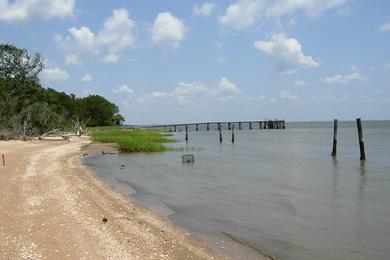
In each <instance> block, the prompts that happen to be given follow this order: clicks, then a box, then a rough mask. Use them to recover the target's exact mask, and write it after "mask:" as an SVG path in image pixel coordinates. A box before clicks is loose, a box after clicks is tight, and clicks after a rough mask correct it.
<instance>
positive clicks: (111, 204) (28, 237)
mask: <svg viewBox="0 0 390 260" xmlns="http://www.w3.org/2000/svg"><path fill="white" fill-rule="evenodd" d="M90 144H91V141H89V139H88V138H85V137H81V138H78V137H75V138H72V139H71V142H70V143H63V142H50V141H28V142H21V141H8V142H3V141H2V142H0V150H1V153H2V154H3V153H4V154H5V156H6V166H0V175H2V178H1V180H0V184H1V186H2V187H4V188H3V189H2V190H1V191H0V195H1V196H0V210H2V211H3V212H4V213H3V214H2V215H1V216H0V235H1V237H3V238H4V239H2V240H1V241H0V245H1V246H0V256H1V257H4V258H30V259H52V258H56V259H58V258H66V257H68V258H71V259H73V258H76V259H133V258H134V259H145V258H149V259H222V257H221V256H219V255H217V253H216V252H214V251H212V250H211V249H209V248H208V247H207V246H206V245H205V243H204V242H202V241H201V240H200V239H198V238H196V237H194V236H193V235H191V234H189V233H187V232H186V231H184V230H182V229H181V228H180V227H177V226H176V225H174V224H173V223H170V222H169V221H168V220H166V219H163V218H162V217H160V216H159V215H157V214H155V213H153V212H151V211H150V210H148V209H146V208H145V207H143V206H142V205H140V204H139V203H137V202H135V201H133V200H132V199H130V198H128V197H127V196H125V195H124V194H121V193H120V192H118V191H116V190H115V189H113V187H111V186H110V185H109V184H108V183H105V182H104V181H103V180H100V179H99V178H98V177H97V176H96V175H95V174H94V173H93V172H92V171H91V170H89V169H88V167H87V166H85V165H83V164H82V163H81V157H82V156H83V155H85V153H93V152H95V153H96V152H98V151H99V152H100V151H101V148H102V146H101V147H99V144H96V145H95V144H94V145H90ZM88 145H89V146H90V147H88ZM83 146H87V147H84V148H83ZM104 147H105V148H104V149H105V151H107V145H106V144H104ZM110 149H111V150H109V152H111V151H113V150H112V149H115V148H114V147H111V148H110Z"/></svg>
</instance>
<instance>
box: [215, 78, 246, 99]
mask: <svg viewBox="0 0 390 260" xmlns="http://www.w3.org/2000/svg"><path fill="white" fill-rule="evenodd" d="M218 92H219V93H221V94H232V95H239V94H241V91H240V89H239V88H238V87H237V86H236V85H235V84H234V83H232V82H230V81H229V80H228V79H226V78H222V79H221V81H220V82H219V86H218Z"/></svg>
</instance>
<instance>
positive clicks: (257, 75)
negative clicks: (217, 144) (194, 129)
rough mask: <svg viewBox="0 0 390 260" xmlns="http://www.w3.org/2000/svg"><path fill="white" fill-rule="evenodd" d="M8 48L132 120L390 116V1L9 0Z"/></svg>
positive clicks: (4, 2)
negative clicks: (34, 57) (36, 59)
mask: <svg viewBox="0 0 390 260" xmlns="http://www.w3.org/2000/svg"><path fill="white" fill-rule="evenodd" d="M0 42H7V43H12V44H14V45H16V46H18V47H23V48H26V49H28V50H29V51H31V52H39V53H41V54H42V55H43V56H44V57H45V69H44V70H43V72H42V73H41V81H42V84H43V85H44V86H46V87H53V88H55V89H57V90H60V91H64V92H67V93H75V94H76V95H78V96H85V95H88V94H101V95H103V96H105V97H106V98H108V99H109V100H111V101H112V102H114V103H115V104H117V105H118V106H119V108H120V112H121V113H122V114H123V115H124V116H125V118H126V122H127V123H135V124H144V123H182V122H195V121H210V120H258V119H268V118H284V119H286V120H288V121H295V120H299V121H301V120H303V121H309V120H331V119H333V118H339V119H346V120H353V119H354V118H356V117H362V118H363V119H367V120H368V119H390V112H389V111H390V76H389V75H390V50H389V46H390V1H387V0H378V1H375V3H374V2H371V1H363V0H275V1H271V0H231V1H218V0H215V1H193V0H186V1H179V0H164V1H150V0H149V1H148V0H143V1H137V0H134V1H124V0H123V1H121V0H117V1H92V0H84V1H81V0H14V1H9V0H0Z"/></svg>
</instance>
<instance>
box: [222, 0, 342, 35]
mask: <svg viewBox="0 0 390 260" xmlns="http://www.w3.org/2000/svg"><path fill="white" fill-rule="evenodd" d="M347 1H349V0H275V1H270V0H237V1H236V2H235V3H233V4H231V5H229V6H228V7H227V8H226V12H225V14H224V15H223V16H220V17H219V18H218V21H219V23H220V24H221V25H223V26H226V27H229V28H231V29H234V30H243V29H246V28H248V27H250V26H252V25H253V24H255V22H256V20H258V19H260V18H261V17H273V18H281V17H283V16H287V15H292V14H294V13H295V12H298V11H302V12H304V14H305V15H306V16H310V17H313V16H317V15H320V14H321V13H323V12H325V11H327V10H329V9H333V8H336V7H341V6H343V5H345V4H346V3H347Z"/></svg>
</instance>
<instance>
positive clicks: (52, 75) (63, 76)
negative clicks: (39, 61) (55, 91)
mask: <svg viewBox="0 0 390 260" xmlns="http://www.w3.org/2000/svg"><path fill="white" fill-rule="evenodd" d="M39 75H40V78H41V79H42V80H43V81H45V82H56V81H64V80H67V79H69V74H68V72H66V70H64V69H60V68H58V67H48V68H44V69H43V70H42V71H41V73H40V74H39Z"/></svg>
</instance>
